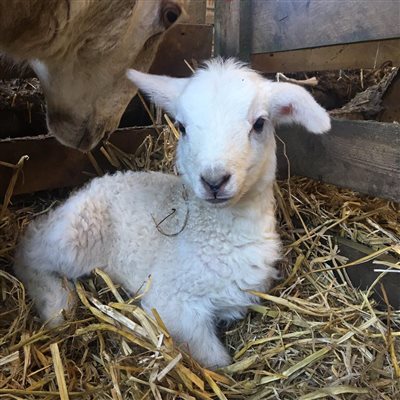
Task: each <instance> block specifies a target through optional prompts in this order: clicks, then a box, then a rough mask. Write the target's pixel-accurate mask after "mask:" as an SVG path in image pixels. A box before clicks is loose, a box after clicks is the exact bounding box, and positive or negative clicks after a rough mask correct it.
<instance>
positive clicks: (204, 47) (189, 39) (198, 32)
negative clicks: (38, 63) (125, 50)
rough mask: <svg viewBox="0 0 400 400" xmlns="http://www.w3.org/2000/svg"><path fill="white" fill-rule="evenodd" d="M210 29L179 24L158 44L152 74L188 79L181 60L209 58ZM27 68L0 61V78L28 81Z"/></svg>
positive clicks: (29, 75) (187, 72)
mask: <svg viewBox="0 0 400 400" xmlns="http://www.w3.org/2000/svg"><path fill="white" fill-rule="evenodd" d="M212 35H213V27H212V26H211V25H204V24H178V25H176V26H174V27H173V28H171V30H169V31H168V32H167V33H166V34H165V37H164V40H163V41H162V42H161V44H160V47H159V49H158V51H157V54H156V57H155V60H154V62H153V65H152V67H151V71H152V72H153V73H162V74H169V75H174V76H187V75H188V74H189V73H190V71H189V69H188V68H187V66H186V65H185V63H184V61H183V60H184V59H187V60H188V61H190V60H191V59H195V60H198V61H200V60H205V59H208V58H210V57H211V50H212ZM33 76H35V75H34V73H33V71H32V70H31V69H30V68H24V69H22V70H21V69H20V68H18V66H15V65H13V64H12V63H11V61H10V60H5V59H1V58H0V79H13V78H18V77H21V78H31V77H33Z"/></svg>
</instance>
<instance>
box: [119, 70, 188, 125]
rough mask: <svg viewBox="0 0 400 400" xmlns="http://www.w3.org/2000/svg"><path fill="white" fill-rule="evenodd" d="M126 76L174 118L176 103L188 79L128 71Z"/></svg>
mask: <svg viewBox="0 0 400 400" xmlns="http://www.w3.org/2000/svg"><path fill="white" fill-rule="evenodd" d="M126 76H127V77H128V79H129V80H130V81H132V82H133V83H134V84H135V86H137V87H138V88H139V89H140V90H141V91H143V92H144V93H145V94H147V95H148V96H149V97H150V99H151V100H152V101H153V102H154V104H156V105H157V106H160V107H161V108H163V109H164V110H165V111H167V112H168V113H169V114H171V115H172V116H173V117H175V116H176V102H177V99H178V98H179V96H180V95H181V93H182V91H183V89H184V88H185V86H186V85H187V83H188V81H189V78H171V77H169V76H162V75H152V74H146V73H144V72H139V71H136V70H134V69H128V71H127V72H126Z"/></svg>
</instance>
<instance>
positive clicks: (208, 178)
mask: <svg viewBox="0 0 400 400" xmlns="http://www.w3.org/2000/svg"><path fill="white" fill-rule="evenodd" d="M200 178H201V182H202V183H203V186H204V187H205V189H206V190H207V191H208V192H210V193H211V194H212V195H213V196H214V197H217V194H218V192H220V191H222V190H223V189H224V187H225V186H226V184H227V183H228V181H229V179H231V174H227V173H224V174H222V175H218V176H215V175H208V174H207V175H201V177H200Z"/></svg>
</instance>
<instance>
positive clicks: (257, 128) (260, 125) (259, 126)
mask: <svg viewBox="0 0 400 400" xmlns="http://www.w3.org/2000/svg"><path fill="white" fill-rule="evenodd" d="M264 122H265V120H264V118H257V120H256V122H254V125H253V129H254V131H255V132H257V133H261V132H262V130H263V128H264Z"/></svg>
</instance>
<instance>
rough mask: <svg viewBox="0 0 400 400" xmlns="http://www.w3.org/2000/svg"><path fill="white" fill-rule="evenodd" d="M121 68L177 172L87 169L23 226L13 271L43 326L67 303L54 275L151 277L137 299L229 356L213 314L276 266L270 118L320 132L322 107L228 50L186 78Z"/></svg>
mask: <svg viewBox="0 0 400 400" xmlns="http://www.w3.org/2000/svg"><path fill="white" fill-rule="evenodd" d="M127 75H128V77H129V78H130V79H131V80H132V82H133V83H134V84H135V85H136V86H137V87H139V88H140V89H141V90H142V91H144V92H145V93H147V94H148V95H149V96H150V97H151V98H152V100H153V101H154V102H155V103H156V104H158V105H160V106H161V107H163V108H164V109H165V110H167V111H168V112H169V113H170V114H171V115H172V116H173V117H174V118H175V119H176V121H177V125H178V127H179V129H180V132H181V138H180V140H179V144H178V149H177V167H178V170H179V172H180V176H179V177H177V176H173V175H167V174H162V173H136V172H124V173H116V174H115V175H112V176H104V177H102V178H97V179H94V180H93V181H92V182H91V183H89V184H88V185H87V186H86V187H84V188H83V189H81V190H80V191H78V192H77V193H75V194H74V195H73V196H71V198H70V199H68V200H67V201H66V202H65V203H64V204H63V205H61V206H60V207H58V208H57V209H55V210H53V211H51V212H50V213H49V214H48V215H46V216H43V217H41V218H38V219H37V220H36V221H34V222H33V223H32V224H30V226H29V228H28V230H27V232H26V235H25V236H24V238H23V239H22V241H21V244H20V246H19V248H18V251H17V255H16V263H15V272H16V274H17V275H18V276H19V277H20V279H21V280H22V281H23V282H24V284H25V285H26V288H27V290H28V293H29V294H30V296H31V297H32V298H33V300H34V302H35V304H36V307H37V310H38V311H39V313H40V316H41V317H42V319H43V320H50V322H51V323H53V324H58V323H61V322H62V316H61V313H60V311H61V309H64V310H67V311H68V310H70V309H71V304H70V299H71V296H70V294H71V293H70V291H69V289H68V288H66V287H65V284H64V283H63V280H62V279H61V277H62V276H64V277H66V278H68V279H77V278H79V277H81V276H82V275H84V274H87V273H89V272H90V271H91V270H92V269H94V268H95V267H102V268H104V269H105V271H107V272H108V274H109V275H110V276H111V277H112V279H113V280H115V281H116V282H119V283H121V284H122V285H124V287H125V288H126V289H127V290H128V291H129V292H130V293H137V292H138V291H139V292H140V291H141V290H143V287H144V286H145V285H144V283H145V282H146V281H147V280H148V278H149V276H151V283H150V288H149V290H148V291H146V292H145V294H144V297H143V299H142V306H143V307H144V309H145V310H147V311H148V312H150V310H151V309H152V308H155V309H157V311H158V312H159V314H160V315H161V317H162V319H163V321H164V322H165V324H166V326H167V328H168V329H169V331H170V332H171V334H172V335H173V337H174V339H175V340H176V342H178V343H180V344H185V345H187V347H188V350H189V351H190V353H191V354H192V356H193V357H194V358H195V359H197V360H198V361H199V362H200V363H202V364H203V365H205V366H207V367H211V368H216V367H220V366H224V365H227V364H229V363H230V356H229V354H228V352H227V351H226V349H225V348H224V346H223V345H222V343H221V342H220V341H219V339H218V337H217V335H216V333H215V330H216V329H215V328H216V323H217V321H232V320H235V319H238V318H241V317H243V316H244V314H245V313H246V309H247V307H248V306H249V305H250V304H252V303H255V302H257V298H256V297H255V296H253V295H251V294H250V293H249V292H248V290H258V291H264V290H266V289H268V287H269V286H270V284H271V281H272V280H273V279H274V278H275V277H276V276H277V272H276V269H275V268H274V263H275V262H276V260H277V259H278V258H279V255H280V240H279V237H278V235H277V233H276V230H275V224H276V221H275V216H274V212H275V201H274V195H273V182H274V179H275V169H276V156H275V138H274V125H276V124H279V123H291V122H295V123H299V124H301V125H303V126H304V127H305V128H307V129H308V130H309V131H311V132H314V133H323V132H325V131H328V130H329V129H330V119H329V116H328V114H327V113H326V111H325V110H324V109H323V108H321V107H320V106H319V105H318V104H317V103H316V102H315V101H314V99H313V98H312V96H311V95H310V94H308V93H307V91H306V90H304V89H303V88H301V87H299V86H296V85H292V84H288V83H274V82H271V81H269V80H266V79H264V78H263V77H262V76H260V75H259V74H257V73H256V72H254V71H252V70H251V69H249V68H247V67H245V66H244V65H242V64H240V63H238V62H236V61H234V60H227V61H222V60H220V59H216V60H212V61H210V62H208V63H207V64H206V66H205V68H204V69H199V70H198V71H197V72H196V73H195V74H194V75H193V76H192V77H191V78H185V79H179V78H170V77H165V76H156V75H149V74H145V73H142V72H138V71H134V70H129V71H128V73H127ZM173 210H175V211H173ZM166 216H169V217H168V218H165V217H166ZM163 220H164V221H163ZM161 221H163V222H161ZM160 222H161V223H160ZM159 223H160V224H159Z"/></svg>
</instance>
